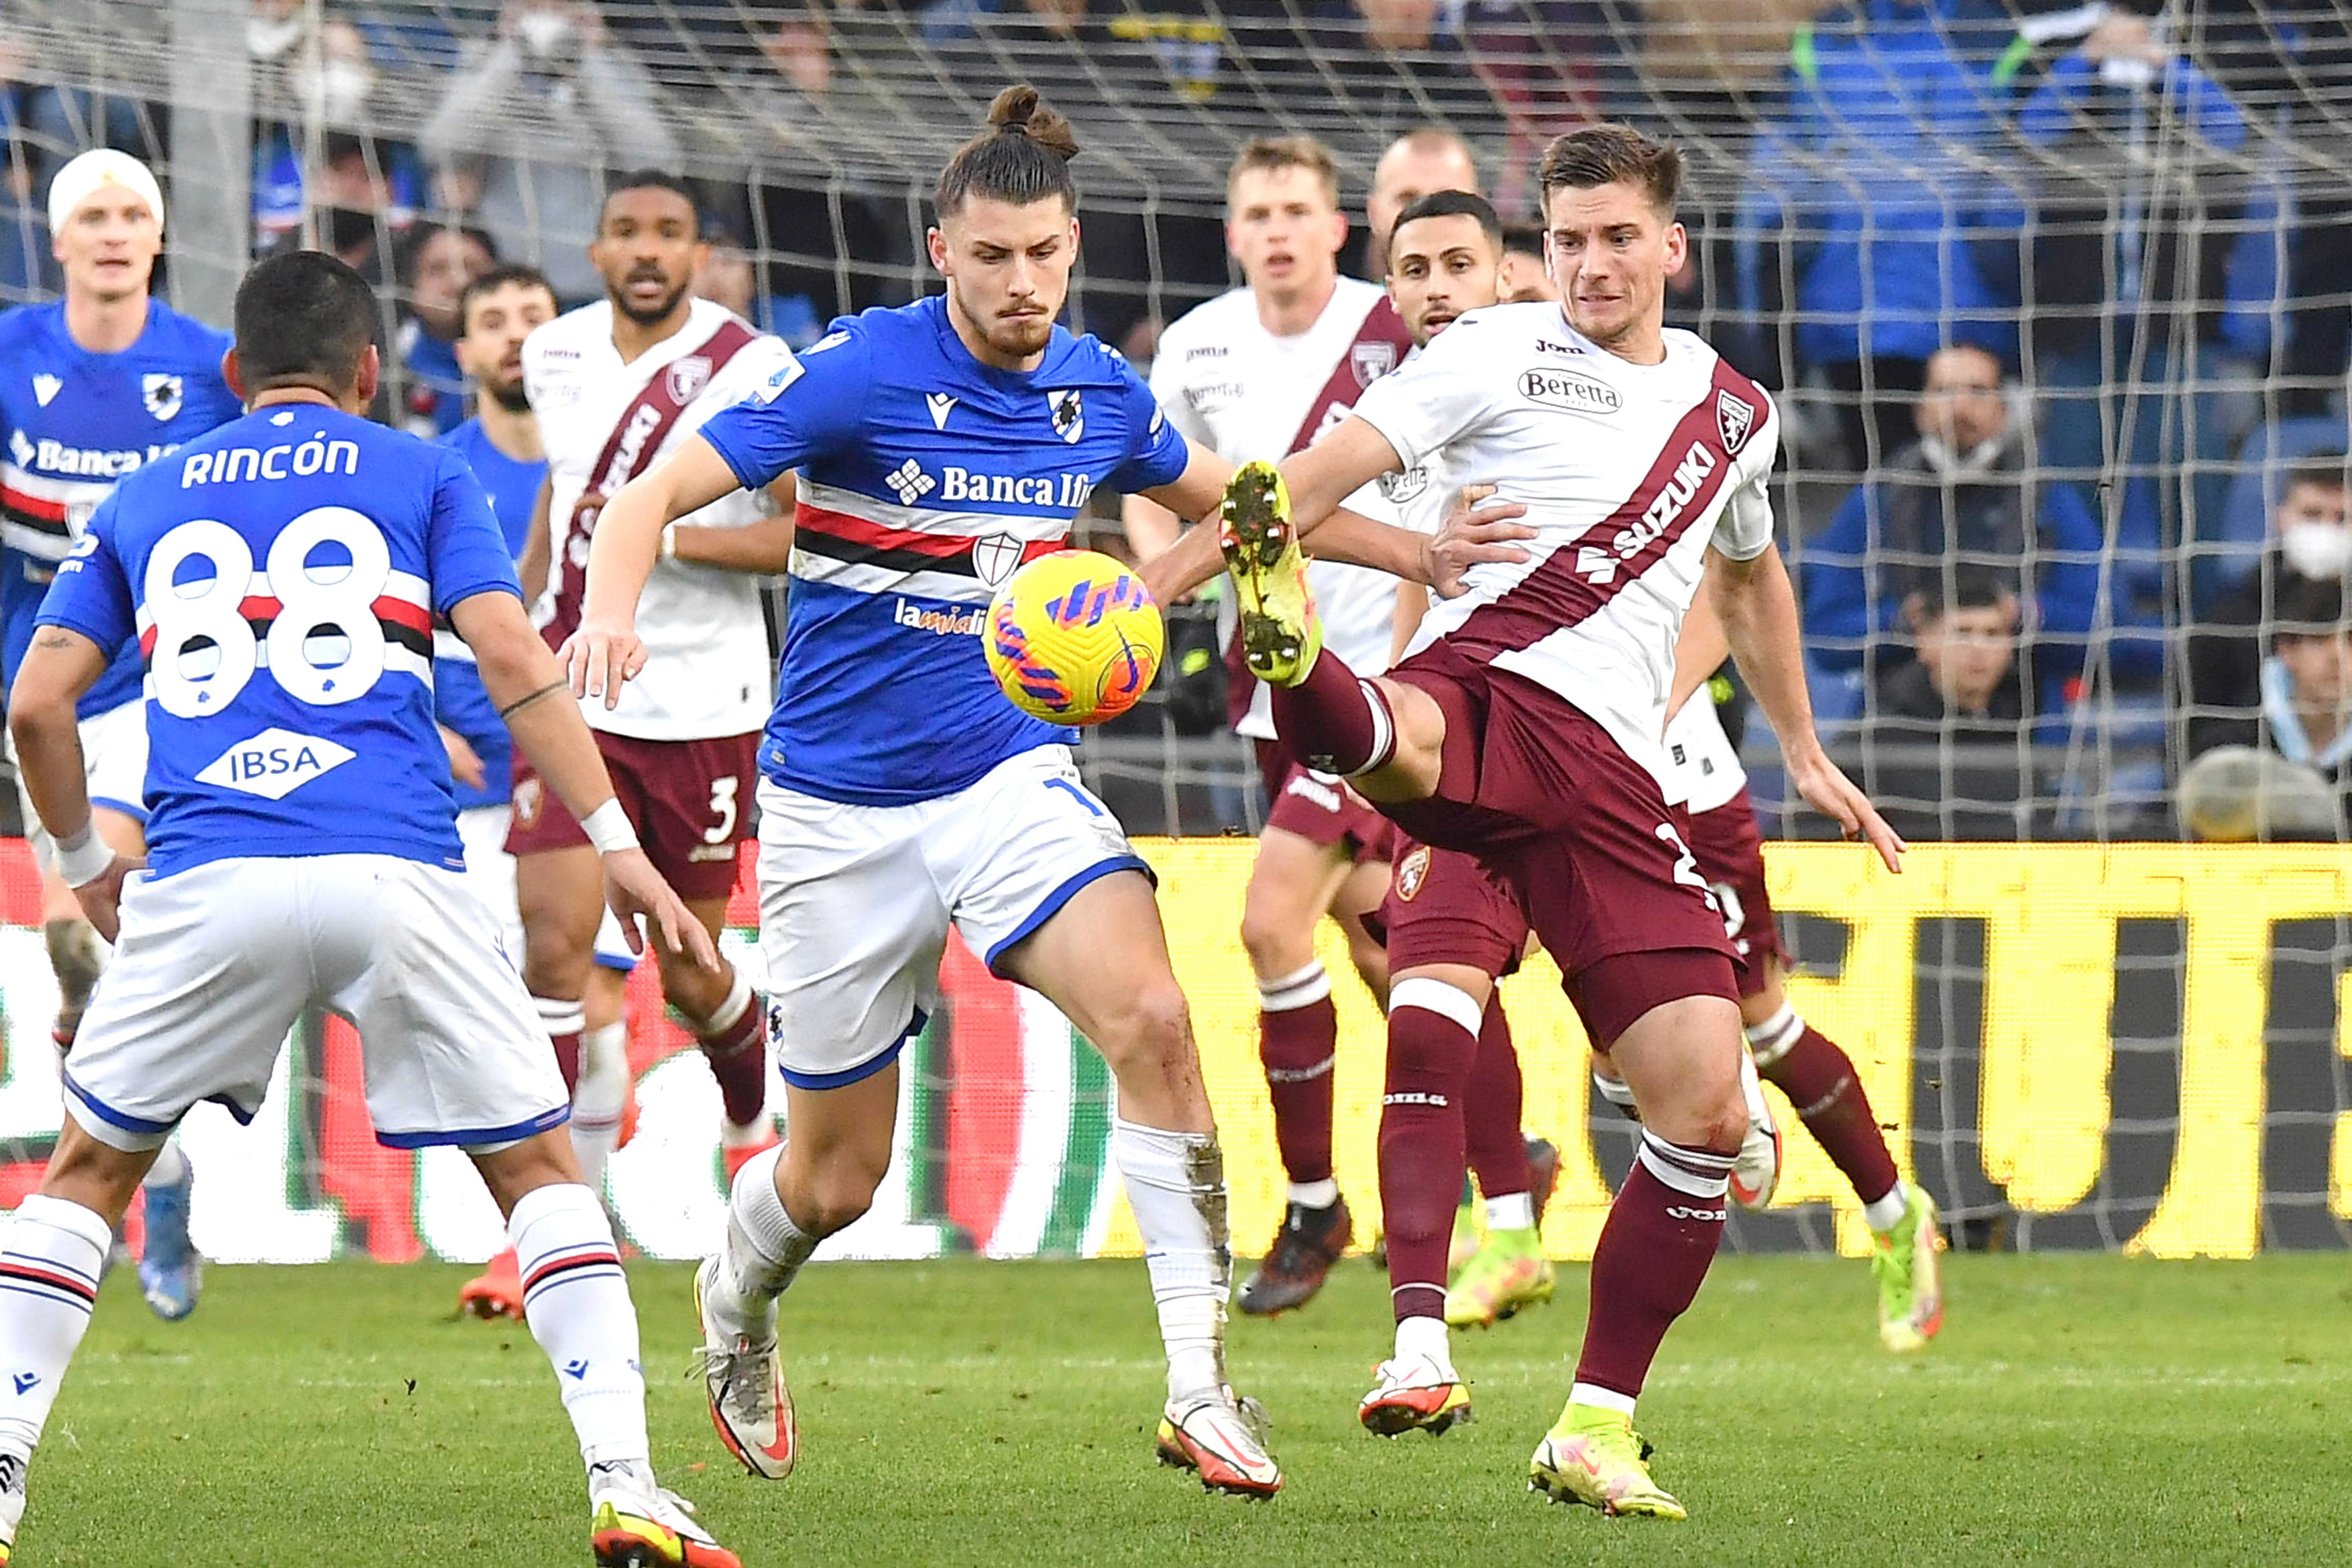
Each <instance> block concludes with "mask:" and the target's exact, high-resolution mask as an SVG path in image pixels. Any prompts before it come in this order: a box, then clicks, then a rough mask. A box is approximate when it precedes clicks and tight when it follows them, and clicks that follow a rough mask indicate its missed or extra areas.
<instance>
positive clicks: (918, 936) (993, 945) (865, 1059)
mask: <svg viewBox="0 0 2352 1568" xmlns="http://www.w3.org/2000/svg"><path fill="white" fill-rule="evenodd" d="M1114 871H1140V872H1142V873H1143V874H1144V875H1145V876H1147V877H1148V876H1150V874H1151V868H1150V867H1149V866H1147V865H1146V864H1144V862H1143V860H1142V859H1141V858H1139V857H1138V856H1137V854H1136V853H1135V851H1134V849H1133V848H1131V847H1129V844H1128V842H1127V835H1126V833H1125V832H1123V831H1122V830H1121V829H1120V827H1119V826H1118V819H1117V818H1115V817H1113V816H1111V814H1110V812H1109V810H1108V808H1107V807H1106V806H1105V805H1103V804H1102V803H1101V802H1100V801H1098V800H1097V799H1096V798H1095V797H1094V796H1093V795H1089V794H1088V793H1087V789H1086V786H1085V785H1084V784H1080V783H1079V782H1078V770H1077V769H1076V767H1075V766H1073V765H1072V763H1071V762H1070V752H1069V748H1067V747H1066V746H1040V747H1038V748H1036V749H1035V750H1034V751H1029V752H1022V753H1021V754H1020V755H1019V756H1017V757H1013V758H1009V759H1007V760H1006V761H1004V762H1003V763H998V764H997V766H996V767H994V768H993V769H992V770H990V772H989V773H988V774H987V775H986V776H985V777H983V778H982V779H981V781H980V782H979V783H978V784H972V785H971V786H970V787H969V788H966V789H962V790H959V791H958V792H957V793H955V794H954V795H942V796H940V798H939V799H937V800H927V801H924V802H922V803H921V804H919V805H842V804H840V803H839V802H836V801H830V800H820V799H818V798H817V797H815V796H814V795H802V794H799V793H798V792H796V791H793V790H788V789H784V788H782V787H781V786H780V785H778V784H774V783H773V782H772V781H766V780H763V781H762V782H761V784H760V953H761V958H762V959H763V960H764V961H765V963H766V965H767V971H768V1033H769V1036H770V1037H771V1039H772V1041H773V1042H774V1046H775V1052H776V1062H777V1065H778V1066H779V1067H780V1068H782V1072H783V1075H784V1081H786V1082H787V1083H790V1084H793V1086H795V1087H796V1088H800V1089H838V1088H840V1087H841V1086H843V1085H844V1084H850V1083H855V1082H856V1081H857V1080H858V1079H862V1078H865V1077H866V1076H868V1075H869V1074H872V1073H875V1072H877V1071H879V1070H880V1069H881V1068H885V1067H887V1066H888V1065H889V1064H890V1062H891V1061H893V1060H894V1059H896V1058H897V1057H898V1052H899V1050H900V1049H901V1048H902V1047H904V1046H905V1045H906V1043H907V1042H908V1040H909V1039H911V1038H913V1037H915V1036H916V1035H917V1034H919V1033H920V1032H921V1030H922V1027H923V1024H924V1022H925V1020H926V1019H928V1018H929V1016H930V1014H931V1013H932V1012H933V1011H935V1010H936V1009H937V1008H938V1006H939V1003H940V957H941V956H942V954H944V952H946V950H947V940H948V927H949V926H950V924H952V925H953V926H954V927H955V929H956V930H957V931H960V932H961V933H962V935H963V939H964V941H965V942H966V943H967V944H969V945H970V946H971V949H972V951H973V952H977V953H979V954H980V955H981V956H982V959H984V960H985V961H986V962H987V963H988V965H989V967H990V968H992V969H993V968H995V967H996V965H997V963H998V962H999V961H1000V960H1001V959H1002V958H1003V955H1004V953H1005V952H1006V951H1007V950H1008V949H1010V948H1012V947H1013V945H1014V944H1015V943H1017V942H1020V941H1021V940H1022V939H1023V938H1024V937H1026V936H1028V935H1029V934H1030V933H1031V932H1033V931H1035V930H1036V929H1037V928H1038V927H1039V926H1042V925H1044V924H1045V922H1046V921H1048V920H1050V919H1052V918H1053V916H1054V915H1055V912H1056V911H1057V910H1060V909H1061V907H1062V906H1063V905H1064V904H1066V903H1067V902H1069V900H1070V898H1071V896H1072V895H1073V894H1075V893H1076V892H1077V891H1078V890H1079V889H1081V888H1084V887H1085V886H1087V884H1088V883H1089V882H1092V881H1095V880H1096V879H1098V878H1102V877H1107V876H1108V875H1110V874H1111V873H1112V872H1114Z"/></svg>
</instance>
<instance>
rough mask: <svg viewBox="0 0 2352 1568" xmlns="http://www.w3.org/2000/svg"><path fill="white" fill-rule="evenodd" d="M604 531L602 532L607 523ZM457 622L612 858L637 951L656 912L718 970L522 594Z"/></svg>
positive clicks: (521, 731) (512, 721)
mask: <svg viewBox="0 0 2352 1568" xmlns="http://www.w3.org/2000/svg"><path fill="white" fill-rule="evenodd" d="M598 531H599V532H601V531H603V529H602V525H601V523H600V524H599V528H598ZM449 624H450V625H451V626H454V627H456V628H457V635H458V636H459V637H464V638H465V639H466V644H467V647H470V648H472V649H473V650H474V658H475V660H476V661H477V663H478V666H479V668H480V669H481V674H482V689H484V690H485V691H487V692H488V693H489V698H490V701H491V702H492V703H493V704H494V705H495V706H496V707H497V709H498V710H499V719H500V720H501V721H504V723H505V724H506V727H507V729H508V731H509V732H511V733H512V734H513V736H514V742H515V745H516V746H517V747H518V748H519V749H520V751H521V752H522V754H523V755H524V756H525V757H527V758H528V759H530V765H531V767H532V769H533V770H534V771H535V772H537V773H538V774H539V776H540V777H541V779H542V780H544V781H545V783H546V785H547V787H548V788H549V789H551V790H553V791H554V792H555V796H556V798H557V799H558V800H561V801H562V803H563V805H564V808H565V809H566V810H568V811H570V812H571V813H572V816H575V817H577V818H578V819H579V821H580V823H581V825H582V826H584V827H585V828H587V830H588V838H589V842H590V843H592V844H593V845H594V846H595V847H596V849H597V852H598V853H599V854H601V855H602V856H603V857H604V897H605V900H606V901H607V902H609V903H610V904H611V905H612V906H613V912H614V914H617V915H619V916H620V917H621V927H622V930H623V931H625V933H626V934H627V937H628V941H629V950H630V951H631V952H644V951H645V941H644V938H643V937H642V936H641V935H640V934H639V929H638V925H637V918H638V917H639V916H646V917H649V918H650V919H651V921H652V922H653V924H654V925H655V926H656V928H657V929H658V930H659V931H660V932H661V939H662V942H663V945H665V946H666V947H667V948H668V949H669V950H670V951H671V952H679V953H685V954H687V955H688V956H690V957H691V958H692V959H693V960H694V962H695V963H698V964H699V965H700V966H701V967H703V968H704V969H707V970H709V971H710V972H711V973H718V970H719V952H718V950H717V949H716V948H714V947H713V946H711V944H710V938H709V933H708V932H706V931H704V930H703V929H702V922H701V921H698V920H696V919H695V918H694V916H693V915H692V914H691V913H690V912H689V911H688V909H687V907H686V905H685V904H684V903H683V902H681V901H680V900H679V899H678V896H677V893H675V892H673V891H672V890H671V889H670V886H669V884H668V883H667V882H666V881H664V880H663V879H662V876H661V873H660V872H658V871H656V870H655V869H654V867H653V862H652V861H650V860H648V859H646V852H645V851H644V850H643V849H642V848H640V847H638V846H637V837H636V833H635V830H634V829H633V828H632V827H631V826H629V819H628V817H627V816H626V815H625V813H624V812H623V811H622V809H621V804H620V802H619V801H618V800H616V799H614V795H613V781H612V777H611V775H610V774H608V773H606V772H605V771H604V755H603V753H602V752H599V751H598V750H597V749H596V738H595V736H594V735H593V734H591V733H590V732H589V729H588V724H587V721H585V720H583V719H582V718H581V717H580V705H579V704H578V703H576V702H574V701H573V700H572V695H571V689H570V683H569V682H567V681H566V680H565V679H563V671H562V669H561V668H559V667H558V666H557V664H556V662H555V656H554V655H553V654H551V653H550V652H548V651H547V644H546V642H545V641H544V640H542V639H541V637H540V635H539V633H538V632H537V631H536V630H535V629H533V627H532V626H531V624H530V616H527V615H525V614H524V613H523V607H522V601H521V600H520V599H518V598H516V597H515V596H514V595H512V594H509V593H506V592H504V591H502V590H493V591H491V592H488V593H481V594H474V595H468V596H467V597H466V598H463V599H460V600H458V601H457V604H455V605H451V606H450V607H449Z"/></svg>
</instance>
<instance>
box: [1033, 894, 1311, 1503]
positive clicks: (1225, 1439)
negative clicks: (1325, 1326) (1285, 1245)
mask: <svg viewBox="0 0 2352 1568" xmlns="http://www.w3.org/2000/svg"><path fill="white" fill-rule="evenodd" d="M995 962H996V968H997V971H998V973H1002V974H1003V975H1004V976H1006V977H1007V978H1008V979H1012V980H1014V981H1017V982H1019V983H1020V984H1024V985H1026V986H1028V987H1029V988H1030V989H1032V990H1034V991H1036V992H1038V993H1039V994H1042V995H1044V996H1045V998H1046V1000H1048V1001H1050V1002H1052V1003H1053V1004H1054V1005H1055V1006H1056V1007H1058V1008H1060V1009H1061V1011H1062V1015H1063V1016H1065V1017H1066V1018H1068V1019H1069V1020H1070V1022H1071V1023H1072V1024H1073V1025H1075V1026H1076V1027H1077V1030H1078V1032H1079V1033H1080V1034H1082V1035H1084V1036H1085V1037H1087V1039H1088V1040H1090V1041H1092V1042H1093V1043H1094V1046H1095V1048H1096V1049H1097V1050H1099V1051H1100V1052H1101V1053H1102V1056H1103V1060H1104V1061H1105V1062H1106V1063H1107V1064H1108V1066H1109V1068H1110V1070H1111V1076H1112V1078H1113V1079H1114V1080H1116V1082H1117V1083H1118V1111H1119V1120H1118V1124H1117V1126H1115V1127H1114V1128H1113V1130H1112V1133H1111V1159H1112V1163H1115V1164H1117V1165H1118V1171H1119V1174H1120V1176H1121V1177H1122V1178H1123V1179H1124V1180H1125V1182H1126V1184H1127V1195H1128V1203H1129V1206H1130V1207H1132V1208H1133V1210H1134V1211H1135V1225H1136V1230H1137V1232H1138V1233H1139V1236H1140V1237H1141V1238H1142V1242H1143V1254H1144V1259H1145V1267H1146V1268H1148V1269H1149V1271H1150V1277H1151V1299H1152V1304H1153V1306H1154V1308H1155V1309H1156V1310H1157V1311H1158V1314H1159V1318H1160V1341H1161V1343H1162V1344H1163V1346H1164V1347H1165V1348H1166V1350H1167V1352H1168V1403H1167V1405H1165V1406H1164V1407H1163V1409H1162V1411H1161V1413H1160V1426H1159V1431H1158V1444H1157V1447H1158V1452H1159V1456H1160V1460H1161V1461H1162V1462H1163V1463H1165V1464H1170V1465H1174V1466H1178V1467H1181V1468H1184V1469H1188V1470H1191V1471H1192V1472H1193V1473H1194V1474H1195V1475H1197V1476H1198V1477H1199V1478H1200V1480H1201V1484H1202V1486H1204V1487H1206V1488H1208V1489H1211V1490H1213V1491H1222V1492H1230V1493H1234V1494H1235V1495H1238V1496H1242V1497H1252V1498H1265V1497H1271V1496H1273V1495H1274V1494H1275V1493H1276V1492H1277V1491H1279V1490H1281V1489H1282V1469H1281V1467H1280V1466H1279V1465H1277V1464H1276V1462H1275V1459H1274V1456H1273V1455H1272V1454H1270V1453H1268V1452H1267V1451H1266V1447H1265V1417H1264V1415H1263V1413H1262V1412H1261V1411H1260V1410H1259V1409H1258V1407H1257V1405H1256V1402H1255V1401H1254V1400H1248V1399H1244V1398H1241V1397H1239V1396H1238V1395H1236V1394H1234V1389H1233V1385H1232V1384H1231V1383H1230V1382H1229V1381H1228V1380H1227V1377H1226V1373H1225V1347H1224V1334H1225V1301H1226V1299H1227V1297H1228V1295H1229V1293H1230V1292H1231V1289H1232V1278H1233V1253H1232V1240H1231V1237H1230V1235H1229V1233H1228V1230H1227V1226H1226V1207H1225V1167H1224V1156H1223V1153H1222V1152H1221V1151H1220V1150H1219V1148H1218V1144H1217V1131H1216V1121H1215V1118H1214V1117H1213V1115H1212V1114H1211V1112H1210V1110H1209V1097H1208V1092H1207V1090H1206V1089H1203V1088H1202V1082H1201V1059H1200V1055H1199V1053H1198V1052H1197V1051H1196V1050H1195V1048H1194V1047H1193V1044H1192V1010H1191V1008H1190V1006H1189V1005H1187V1004H1186V1002H1185V1000H1184V993H1183V991H1182V989H1181V987H1180V986H1178V984H1176V974H1175V971H1174V969H1173V968H1172V967H1171V965H1170V963H1169V959H1168V941H1167V937H1166V935H1165V934H1164V933H1163V932H1162V931H1161V930H1160V906H1159V904H1158V903H1157V901H1155V900H1154V899H1153V896H1152V890H1151V884H1150V882H1149V881H1148V880H1146V879H1144V877H1143V876H1142V875H1141V874H1140V873H1139V872H1135V871H1129V870H1120V871H1115V872H1111V873H1109V874H1108V875H1103V876H1100V877H1097V879H1095V880H1093V881H1091V882H1088V883H1087V885H1086V886H1085V887H1084V888H1082V889H1079V890H1078V891H1077V892H1076V894H1074V895H1072V897H1071V898H1070V899H1069V900H1068V902H1066V903H1065V904H1064V905H1063V906H1062V908H1061V910H1060V911H1059V912H1058V913H1056V914H1055V915H1054V916H1053V917H1052V918H1050V919H1049V920H1047V921H1045V924H1044V925H1042V926H1039V927H1038V928H1037V929H1036V930H1035V931H1033V932H1031V933H1030V934H1028V935H1027V936H1025V937H1024V938H1023V939H1022V940H1021V941H1020V942H1017V943H1016V944H1015V945H1013V947H1012V948H1011V949H1009V950H1008V951H1005V952H1001V953H999V954H998V956H997V958H996V961H995Z"/></svg>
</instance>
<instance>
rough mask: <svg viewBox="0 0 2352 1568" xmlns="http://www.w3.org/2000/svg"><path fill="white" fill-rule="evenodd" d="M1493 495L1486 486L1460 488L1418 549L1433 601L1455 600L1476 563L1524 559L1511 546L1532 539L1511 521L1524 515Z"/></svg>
mask: <svg viewBox="0 0 2352 1568" xmlns="http://www.w3.org/2000/svg"><path fill="white" fill-rule="evenodd" d="M1494 494H1495V487H1494V486H1492V485H1465V486H1464V487H1463V488H1462V489H1461V492H1460V493H1459V494H1457V495H1455V496H1454V508H1453V510H1451V511H1448V512H1447V513H1446V514H1445V521H1444V522H1443V523H1441V524H1439V525H1438V530H1437V531H1436V532H1435V533H1433V534H1431V535H1430V536H1429V542H1427V543H1426V544H1424V545H1423V546H1422V550H1421V559H1422V567H1423V577H1424V578H1425V579H1426V580H1427V582H1428V584H1429V585H1430V586H1431V587H1432V588H1434V589H1436V590H1437V596H1438V597H1439V598H1441V599H1451V598H1453V597H1454V596H1455V595H1459V594H1460V593H1461V592H1462V590H1463V583H1462V574H1464V573H1465V572H1467V571H1468V570H1470V568H1471V567H1473V566H1475V565H1477V564H1479V563H1481V562H1486V561H1525V560H1526V559H1528V552H1527V551H1525V550H1524V549H1522V548H1520V547H1519V546H1518V545H1517V544H1514V543H1512V542H1511V541H1512V540H1515V539H1533V538H1534V537H1535V536H1536V531H1535V530H1534V529H1532V528H1529V527H1528V525H1527V524H1526V523H1523V522H1514V521H1511V520H1512V519H1513V518H1518V517H1525V516H1526V515H1527V512H1528V509H1527V508H1526V507H1524V506H1522V505H1520V504H1519V503H1518V502H1517V501H1515V500H1504V501H1498V500H1493V499H1492V497H1493V496H1494Z"/></svg>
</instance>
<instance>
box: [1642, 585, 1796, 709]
mask: <svg viewBox="0 0 2352 1568" xmlns="http://www.w3.org/2000/svg"><path fill="white" fill-rule="evenodd" d="M1708 570H1709V573H1710V574H1712V572H1713V570H1714V568H1713V567H1712V565H1710V566H1709V568H1708ZM1730 657H1731V644H1730V642H1729V641H1728V640H1727V638H1726V637H1724V635H1723V621H1722V619H1721V618H1720V617H1719V616H1717V615H1716V613H1715V595H1713V593H1712V592H1708V593H1703V594H1700V595H1698V596H1697V597H1696V598H1695V599H1693V600H1692V601H1691V607H1690V613H1689V614H1688V615H1686V616H1684V617H1683V635H1682V637H1680V638H1679V639H1678V640H1677V641H1676V642H1675V679H1674V685H1673V686H1672V688H1670V689H1668V691H1667V693H1666V721H1667V722H1669V723H1672V722H1673V721H1674V717H1675V714H1677V713H1679V712H1681V711H1682V710H1683V704H1684V703H1685V702H1687V701H1689V700H1690V698H1691V694H1692V693H1693V692H1695V691H1696V690H1697V689H1699V688H1700V687H1702V686H1705V685H1706V683H1707V681H1708V679H1710V678H1712V677H1713V676H1714V674H1715V672H1716V671H1717V670H1718V669H1721V668H1723V661H1724V660H1725V659H1727V658H1730ZM1807 721H1808V722H1811V714H1810V712H1808V714H1807ZM1774 733H1776V734H1777V733H1779V731H1778V730H1777V729H1776V730H1775V731H1774Z"/></svg>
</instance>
